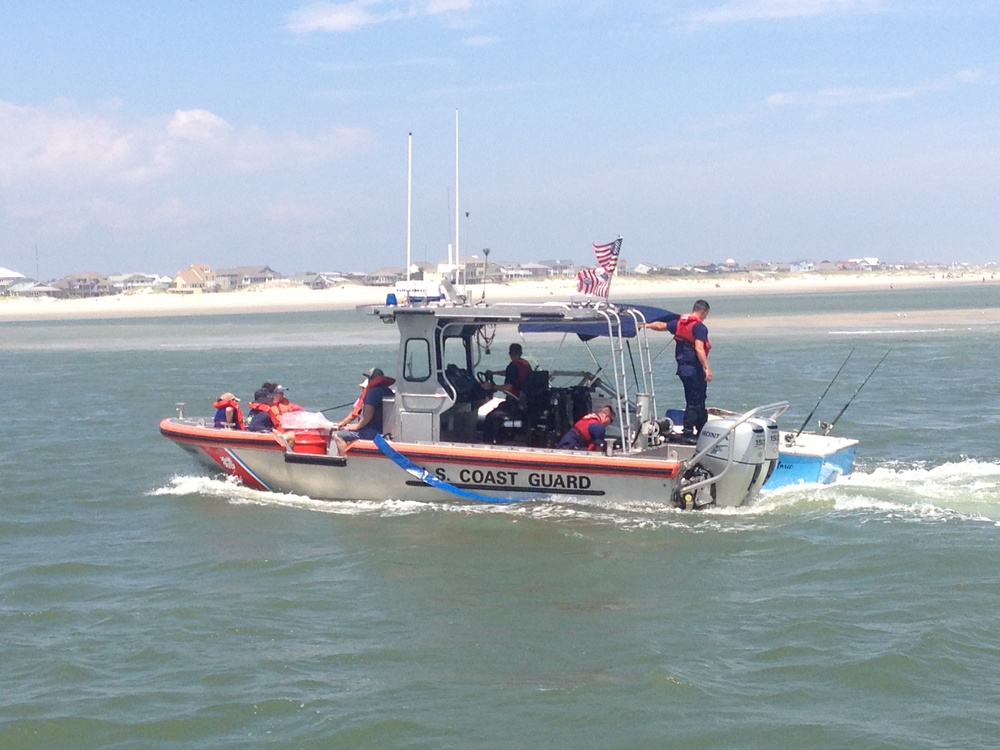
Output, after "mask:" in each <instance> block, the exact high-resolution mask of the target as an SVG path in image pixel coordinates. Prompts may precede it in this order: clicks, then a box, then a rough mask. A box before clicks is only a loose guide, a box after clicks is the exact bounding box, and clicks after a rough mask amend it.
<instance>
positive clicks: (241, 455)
mask: <svg viewBox="0 0 1000 750" xmlns="http://www.w3.org/2000/svg"><path fill="white" fill-rule="evenodd" d="M160 432H161V434H162V435H163V436H164V437H166V438H168V439H170V440H172V441H173V442H175V443H177V444H178V445H179V446H180V447H181V448H182V449H184V450H185V451H186V452H187V453H189V454H190V455H192V456H193V457H194V458H195V460H196V461H197V462H198V463H199V464H200V465H202V466H204V467H206V468H208V469H210V470H211V471H214V472H223V473H225V474H228V475H230V476H233V477H235V478H236V479H237V480H238V481H239V482H240V483H241V484H243V485H244V486H246V487H249V488H251V489H256V490H267V491H271V492H283V493H295V494H301V495H307V496H309V497H311V498H314V499H319V500H371V501H383V500H387V499H393V500H403V501H420V502H444V501H453V500H454V499H455V496H454V494H452V493H450V492H449V491H448V490H447V489H441V488H440V487H435V486H432V485H431V484H429V483H427V482H424V481H421V480H420V479H418V478H415V477H413V476H411V475H410V474H408V473H407V472H406V471H404V470H402V469H400V468H399V467H398V466H396V465H395V464H394V463H393V461H392V459H391V458H390V457H389V456H387V455H385V454H384V453H383V452H382V451H380V450H379V449H378V447H377V446H376V445H375V443H374V442H372V441H368V440H358V441H356V442H354V443H351V444H350V447H349V450H348V452H347V455H346V456H328V455H325V454H324V455H320V454H315V453H297V452H295V451H294V450H289V449H288V448H287V446H286V444H285V443H284V442H283V440H282V439H281V438H280V437H279V436H278V435H275V434H272V433H258V434H254V433H246V432H233V431H229V430H215V429H213V428H211V427H208V426H199V425H197V424H195V423H194V420H181V419H174V418H171V419H165V420H163V421H162V422H161V423H160ZM392 446H393V448H394V449H395V450H396V451H398V452H399V453H401V454H403V455H405V456H406V457H407V458H408V459H409V460H410V461H412V462H414V463H415V464H417V465H418V466H419V467H420V468H422V469H424V470H426V471H427V472H429V473H430V474H431V475H433V476H434V477H436V478H438V479H440V480H441V481H442V482H443V483H446V484H447V485H448V486H451V487H455V488H458V489H461V490H464V491H467V492H472V493H476V494H478V495H481V496H483V497H485V498H490V499H494V500H497V501H510V500H531V499H535V498H551V497H558V498H567V499H568V498H573V499H577V500H583V501H587V500H595V501H599V502H602V503H611V504H618V503H622V504H627V503H637V502H643V503H648V502H662V503H664V504H669V503H671V502H672V500H673V493H674V490H675V489H676V488H677V487H678V484H679V477H680V470H681V463H680V461H678V460H676V459H671V458H668V456H667V454H666V452H665V451H664V452H663V454H662V455H657V456H649V455H646V454H644V455H643V456H642V457H637V456H635V455H620V456H619V455H614V456H605V455H603V454H595V453H583V452H571V451H555V450H550V449H543V448H525V447H512V446H495V445H467V444H457V443H436V444H422V443H403V442H393V444H392ZM721 504H725V503H724V502H722V503H720V505H721Z"/></svg>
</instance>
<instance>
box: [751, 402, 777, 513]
mask: <svg viewBox="0 0 1000 750" xmlns="http://www.w3.org/2000/svg"><path fill="white" fill-rule="evenodd" d="M747 421H748V422H751V423H753V424H759V425H760V426H761V427H763V428H764V434H765V435H766V437H767V442H766V444H765V445H764V470H763V471H762V472H761V474H760V478H759V479H758V480H757V481H756V482H754V494H756V493H757V492H759V491H760V490H761V488H762V487H763V486H764V485H765V484H766V483H767V480H768V479H770V478H771V475H772V474H773V473H774V470H775V469H777V468H778V454H779V452H780V451H781V435H780V434H779V430H778V423H777V421H775V420H773V419H768V418H766V417H751V418H750V419H748V420H747Z"/></svg>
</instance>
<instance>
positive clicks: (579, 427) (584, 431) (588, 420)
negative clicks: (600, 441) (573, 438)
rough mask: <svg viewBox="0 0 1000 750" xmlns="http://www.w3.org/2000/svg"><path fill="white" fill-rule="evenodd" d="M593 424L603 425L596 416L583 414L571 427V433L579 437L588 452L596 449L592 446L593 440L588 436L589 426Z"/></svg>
mask: <svg viewBox="0 0 1000 750" xmlns="http://www.w3.org/2000/svg"><path fill="white" fill-rule="evenodd" d="M595 423H596V424H604V423H603V422H602V421H601V418H600V417H599V416H597V415H596V414H584V415H583V416H582V417H580V418H579V419H578V420H577V421H576V424H574V425H573V432H575V433H576V434H577V435H579V436H580V439H581V440H582V441H583V444H584V445H585V446H587V450H588V451H592V450H594V449H595V448H596V447H597V446H595V445H594V439H593V438H592V437H591V436H590V425H592V424H595Z"/></svg>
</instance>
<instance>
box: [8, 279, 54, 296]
mask: <svg viewBox="0 0 1000 750" xmlns="http://www.w3.org/2000/svg"><path fill="white" fill-rule="evenodd" d="M6 292H7V294H9V295H10V296H11V297H59V296H62V291H61V290H60V289H57V288H56V287H54V286H51V285H50V284H39V283H38V282H37V281H25V282H22V283H19V284H11V285H10V286H9V287H7V290H6Z"/></svg>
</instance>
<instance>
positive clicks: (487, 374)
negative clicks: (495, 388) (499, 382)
mask: <svg viewBox="0 0 1000 750" xmlns="http://www.w3.org/2000/svg"><path fill="white" fill-rule="evenodd" d="M476 380H478V381H479V382H480V383H489V384H490V385H496V383H495V382H493V370H480V371H479V372H477V373H476Z"/></svg>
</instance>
